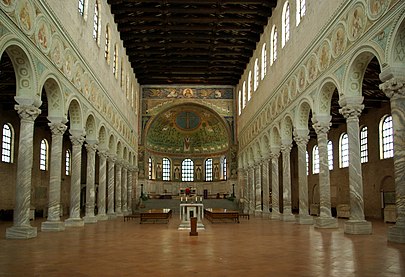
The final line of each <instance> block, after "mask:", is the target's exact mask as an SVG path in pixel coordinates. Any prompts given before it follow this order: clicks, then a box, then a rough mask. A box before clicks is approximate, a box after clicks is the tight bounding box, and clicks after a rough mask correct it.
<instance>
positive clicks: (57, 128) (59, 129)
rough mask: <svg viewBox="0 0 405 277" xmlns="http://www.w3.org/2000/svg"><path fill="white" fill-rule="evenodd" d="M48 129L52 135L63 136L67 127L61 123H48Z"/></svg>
mask: <svg viewBox="0 0 405 277" xmlns="http://www.w3.org/2000/svg"><path fill="white" fill-rule="evenodd" d="M48 126H49V128H50V129H51V132H52V135H60V136H61V135H63V134H64V133H65V131H66V129H67V126H66V125H65V124H63V123H61V122H58V123H53V122H51V123H48Z"/></svg>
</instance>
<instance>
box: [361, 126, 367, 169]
mask: <svg viewBox="0 0 405 277" xmlns="http://www.w3.org/2000/svg"><path fill="white" fill-rule="evenodd" d="M367 137H368V134H367V126H364V127H363V128H361V130H360V161H361V163H366V162H368V145H367Z"/></svg>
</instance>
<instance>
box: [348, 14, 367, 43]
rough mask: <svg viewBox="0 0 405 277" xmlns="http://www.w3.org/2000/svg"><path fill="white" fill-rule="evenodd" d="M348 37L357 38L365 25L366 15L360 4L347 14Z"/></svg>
mask: <svg viewBox="0 0 405 277" xmlns="http://www.w3.org/2000/svg"><path fill="white" fill-rule="evenodd" d="M348 22H349V38H350V39H352V40H355V39H357V38H359V37H360V36H361V35H362V34H363V32H364V29H365V26H366V17H365V14H364V9H363V7H362V6H357V7H356V8H354V9H353V11H352V12H351V14H350V15H349V19H348Z"/></svg>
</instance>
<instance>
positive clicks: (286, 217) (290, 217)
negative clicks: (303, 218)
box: [280, 214, 296, 222]
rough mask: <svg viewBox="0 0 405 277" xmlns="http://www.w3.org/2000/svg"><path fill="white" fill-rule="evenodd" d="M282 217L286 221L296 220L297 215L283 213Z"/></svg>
mask: <svg viewBox="0 0 405 277" xmlns="http://www.w3.org/2000/svg"><path fill="white" fill-rule="evenodd" d="M280 219H281V220H282V221H285V222H295V221H296V219H295V215H293V214H282V215H281V216H280Z"/></svg>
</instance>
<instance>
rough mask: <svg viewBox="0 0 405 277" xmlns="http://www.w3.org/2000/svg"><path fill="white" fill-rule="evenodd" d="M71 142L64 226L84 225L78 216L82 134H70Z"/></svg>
mask: <svg viewBox="0 0 405 277" xmlns="http://www.w3.org/2000/svg"><path fill="white" fill-rule="evenodd" d="M70 140H71V142H72V176H71V181H70V215H69V218H68V219H67V220H66V221H65V226H66V227H75V226H79V227H80V226H84V221H83V220H82V219H81V218H80V183H81V166H82V145H83V142H84V136H83V135H72V136H70Z"/></svg>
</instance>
